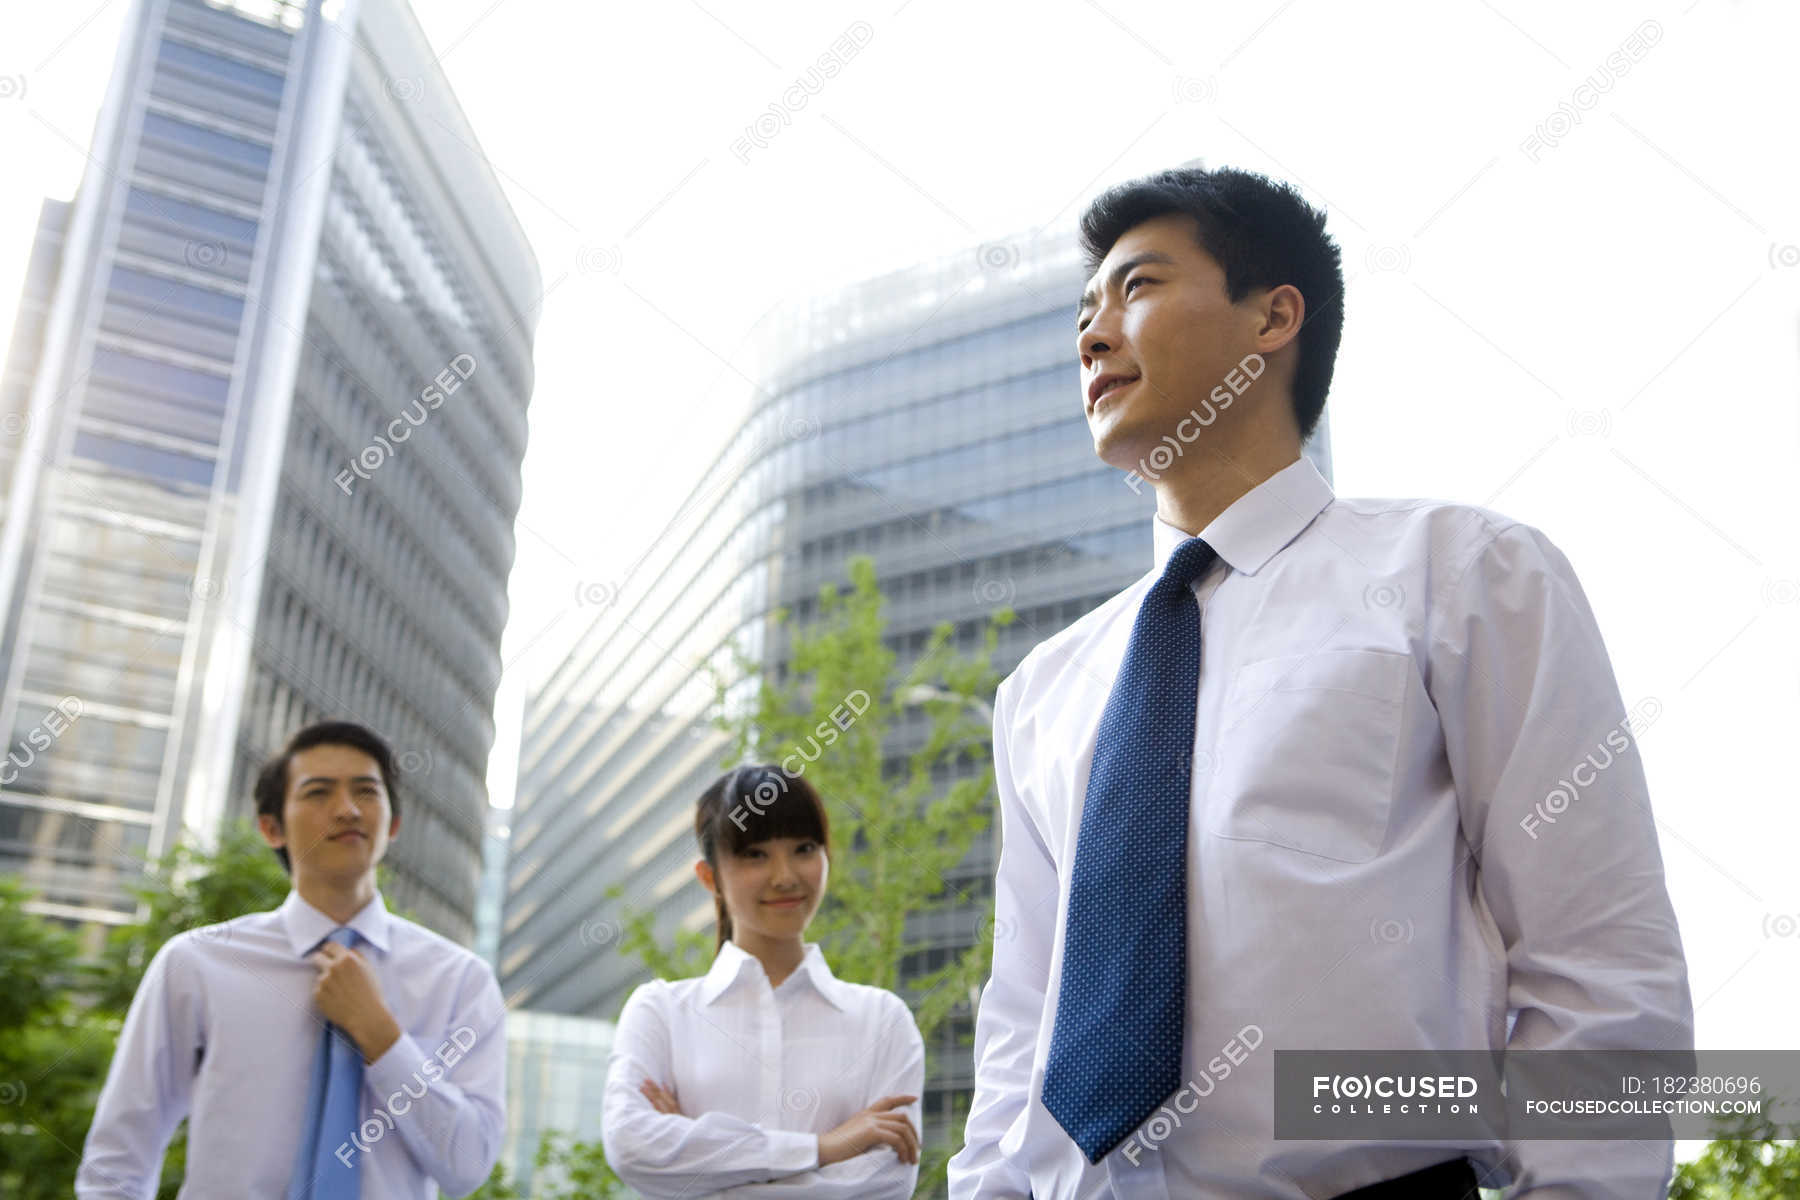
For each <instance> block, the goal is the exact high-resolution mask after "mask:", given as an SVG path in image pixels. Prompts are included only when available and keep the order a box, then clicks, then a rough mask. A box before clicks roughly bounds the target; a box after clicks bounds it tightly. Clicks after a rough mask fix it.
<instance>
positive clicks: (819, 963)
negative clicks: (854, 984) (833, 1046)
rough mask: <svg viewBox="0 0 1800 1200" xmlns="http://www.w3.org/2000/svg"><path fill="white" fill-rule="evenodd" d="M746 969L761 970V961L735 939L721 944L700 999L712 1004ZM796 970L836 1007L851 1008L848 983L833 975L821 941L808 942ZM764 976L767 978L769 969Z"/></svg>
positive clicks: (846, 1010) (845, 1010)
mask: <svg viewBox="0 0 1800 1200" xmlns="http://www.w3.org/2000/svg"><path fill="white" fill-rule="evenodd" d="M747 969H748V970H755V971H758V972H762V969H763V967H762V963H761V962H760V961H759V960H758V959H757V957H756V956H755V955H754V954H751V953H750V952H749V951H748V950H745V949H744V948H743V947H742V946H740V945H738V944H737V943H736V942H730V941H728V942H726V943H725V944H724V945H723V946H720V947H719V953H718V956H717V957H715V958H714V959H713V965H712V969H711V970H709V971H708V972H707V973H706V976H705V977H704V978H703V979H702V980H701V982H700V1003H702V1004H711V1003H712V1002H713V1001H714V1000H717V999H718V998H719V997H720V996H722V995H724V994H725V992H726V991H727V990H729V989H730V987H731V985H732V984H733V983H736V982H737V980H738V977H739V976H740V975H741V974H742V973H743V972H744V971H745V970H747ZM794 974H795V975H800V976H803V977H804V978H805V979H806V980H807V981H808V982H809V983H811V984H812V986H813V990H814V991H816V992H818V993H819V995H821V996H823V997H824V998H825V999H826V1001H827V1002H829V1003H830V1004H831V1005H832V1006H833V1007H834V1008H836V1009H838V1010H839V1011H841V1012H848V1011H849V1009H850V1000H849V997H848V996H846V995H845V994H844V992H845V988H846V987H847V986H848V985H846V984H845V983H844V982H843V981H841V980H840V979H838V977H837V976H835V975H833V974H832V973H831V968H830V967H828V966H826V965H825V954H824V952H823V951H822V950H820V949H819V943H817V942H807V943H806V956H805V957H804V958H802V959H801V960H800V965H799V966H798V967H796V968H794ZM764 978H765V979H766V978H767V973H766V972H764ZM786 983H787V980H785V979H784V980H782V984H783V985H784V986H785V985H786Z"/></svg>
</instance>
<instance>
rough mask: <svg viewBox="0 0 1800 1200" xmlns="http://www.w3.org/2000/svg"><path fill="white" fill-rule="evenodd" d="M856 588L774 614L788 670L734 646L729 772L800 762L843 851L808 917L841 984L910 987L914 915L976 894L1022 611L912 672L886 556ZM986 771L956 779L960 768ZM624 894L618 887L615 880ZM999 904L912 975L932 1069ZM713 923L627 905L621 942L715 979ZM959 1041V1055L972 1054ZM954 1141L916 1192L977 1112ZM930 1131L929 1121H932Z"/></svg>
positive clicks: (976, 976) (863, 571)
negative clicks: (904, 661)
mask: <svg viewBox="0 0 1800 1200" xmlns="http://www.w3.org/2000/svg"><path fill="white" fill-rule="evenodd" d="M847 567H848V571H849V576H850V582H851V589H850V591H849V592H848V593H847V594H846V593H842V592H840V591H839V589H838V588H837V587H835V586H833V585H827V586H825V587H824V588H822V589H820V593H819V617H818V620H817V621H816V622H813V623H811V624H809V625H806V626H804V627H803V626H801V625H799V624H798V623H797V622H796V621H795V620H794V619H793V614H792V613H791V612H789V611H788V610H787V609H781V610H779V611H777V612H776V613H775V614H774V622H775V623H776V624H777V625H778V626H780V627H782V628H783V629H784V630H785V631H786V632H787V634H788V636H789V638H790V641H789V645H790V658H789V662H788V668H787V671H786V672H785V673H784V677H783V678H781V679H772V678H771V677H770V674H769V673H768V672H767V671H766V670H765V668H764V666H763V664H761V663H759V662H757V661H755V660H753V659H751V658H750V657H749V656H747V655H745V654H744V653H743V651H742V649H741V648H739V647H736V646H734V647H732V659H733V667H732V669H731V672H730V673H721V672H716V671H715V672H713V673H712V675H713V680H714V685H715V701H716V703H717V706H718V711H717V715H716V716H715V721H714V723H715V725H716V726H717V727H718V728H719V729H721V730H722V731H724V732H725V733H726V734H728V735H729V736H730V739H731V741H730V745H729V749H728V751H727V753H726V756H725V757H724V759H722V760H721V762H720V768H721V769H726V768H729V767H730V766H732V765H735V764H736V763H739V762H743V761H746V760H757V761H764V762H776V763H780V762H782V761H783V760H786V761H787V762H788V763H790V764H792V765H793V766H795V767H796V768H797V769H798V773H800V774H803V775H804V776H805V777H806V779H807V780H808V781H809V782H810V783H812V785H813V786H814V787H815V788H817V789H818V791H819V794H820V796H822V797H823V798H824V800H825V804H826V812H827V815H828V816H829V818H830V820H831V839H832V843H833V845H834V847H836V848H837V851H838V853H837V855H836V857H835V858H834V860H833V862H832V868H831V884H830V887H829V888H828V889H827V891H826V895H825V900H824V902H823V903H822V904H821V906H820V909H819V913H818V915H817V916H816V917H815V918H814V919H813V923H812V924H811V925H810V926H809V927H808V930H807V937H808V939H809V940H812V941H816V942H818V943H820V945H821V947H822V948H823V949H824V951H825V954H826V957H827V958H829V959H830V961H831V964H832V970H833V972H834V973H836V974H837V975H838V976H839V977H840V978H842V979H847V980H850V981H852V982H855V983H865V984H871V985H874V986H876V987H881V988H887V989H889V990H892V991H897V992H899V991H902V989H901V988H900V986H899V984H900V977H901V968H902V963H903V961H904V959H905V957H906V955H907V952H908V949H909V947H908V943H907V939H906V930H907V923H908V919H909V917H910V918H915V919H916V918H921V917H927V918H928V917H929V915H930V914H932V913H934V912H939V911H942V910H944V909H945V908H947V907H948V906H950V905H953V904H957V903H960V902H964V901H966V897H965V896H964V895H962V894H960V893H959V894H947V893H946V888H945V876H946V875H947V874H948V873H949V872H951V871H952V870H954V869H955V868H956V867H957V865H958V864H960V863H961V862H962V861H963V860H964V859H965V858H966V857H967V855H968V853H969V849H970V847H971V846H972V845H973V844H974V842H975V839H976V838H977V837H978V836H980V834H981V833H982V831H983V830H985V829H986V828H987V827H988V825H989V824H990V821H991V814H992V812H993V795H994V792H993V770H992V748H991V736H992V726H991V715H990V714H991V709H989V708H988V703H989V702H990V701H991V699H992V697H993V695H994V689H995V686H996V685H997V684H998V682H999V675H998V672H996V671H995V669H994V667H993V665H992V664H993V655H994V651H995V648H996V646H997V644H998V640H999V631H1000V630H1001V629H1002V628H1004V627H1005V626H1007V625H1009V624H1011V622H1012V620H1013V613H1012V610H1011V609H1010V608H1003V609H1001V610H999V611H998V612H996V613H995V614H994V615H993V616H992V618H991V619H990V620H989V621H988V623H987V625H986V627H985V629H984V630H983V631H982V642H981V645H980V647H979V648H978V649H977V650H975V651H974V652H973V653H970V654H964V653H962V652H960V651H959V650H958V649H957V648H956V646H955V644H954V642H953V639H954V637H955V632H956V631H955V628H954V627H953V626H952V625H951V624H949V623H948V622H945V623H943V624H940V625H939V626H938V627H937V628H936V629H934V630H933V631H932V634H931V637H930V639H929V640H928V642H927V644H926V646H925V648H924V649H923V651H922V652H921V653H920V654H919V656H918V658H917V659H916V660H915V661H914V662H913V663H912V665H911V666H910V667H909V668H908V669H907V670H906V671H904V672H900V671H898V670H897V669H896V664H897V656H896V654H895V653H894V651H893V650H892V649H890V648H889V647H888V645H887V644H886V642H885V641H884V640H883V635H884V632H885V630H886V626H887V620H886V617H885V615H884V613H883V611H882V610H883V607H884V605H885V604H886V600H885V598H884V597H883V596H882V593H881V590H880V588H879V586H878V585H877V582H876V577H875V564H874V561H873V560H872V559H870V558H868V557H867V556H857V557H855V558H852V559H850V560H849V562H848V564H847ZM913 709H920V710H922V711H923V712H924V714H925V716H926V717H927V719H928V721H929V729H928V731H927V732H926V734H925V737H924V741H923V743H922V744H921V745H920V746H919V747H918V749H916V750H914V751H913V752H912V753H911V754H910V756H909V757H908V758H907V759H906V761H905V762H904V763H901V764H898V765H897V768H896V766H895V765H891V764H890V751H889V746H890V738H889V735H890V733H891V732H892V730H893V729H894V726H895V724H896V722H897V721H899V720H901V719H902V718H903V717H904V716H905V715H906V714H907V712H908V711H909V710H913ZM971 766H972V767H973V768H974V770H973V773H972V774H969V773H964V774H962V775H961V777H954V776H953V772H956V771H957V770H958V768H968V767H971ZM610 894H612V895H614V896H618V895H619V889H617V888H614V889H612V891H611V893H610ZM992 920H993V915H992V905H991V901H990V903H989V906H988V912H987V916H986V919H985V920H984V921H983V922H982V923H981V927H980V928H981V933H980V935H979V936H978V937H977V938H976V940H975V944H974V945H973V946H970V947H968V948H966V949H963V950H961V951H960V952H958V953H957V954H955V955H953V956H952V957H951V959H950V961H948V962H947V963H945V965H943V966H942V967H940V968H939V969H937V970H935V971H931V972H928V973H922V974H918V975H916V976H914V977H913V978H910V979H909V980H908V981H907V982H908V986H907V988H906V989H905V991H904V992H902V994H907V993H910V995H909V997H908V999H909V1003H910V1004H911V1006H912V1008H913V1013H914V1018H915V1020H916V1021H917V1022H918V1026H919V1032H920V1033H921V1035H922V1036H923V1037H924V1039H925V1045H926V1052H927V1063H926V1078H927V1080H930V1079H932V1078H937V1077H939V1071H940V1069H941V1065H940V1064H939V1063H938V1062H937V1061H936V1059H937V1057H938V1048H939V1044H940V1039H938V1038H936V1037H934V1036H933V1035H934V1034H935V1033H936V1032H937V1031H938V1029H939V1028H940V1027H941V1026H942V1025H943V1024H944V1023H945V1021H946V1020H947V1019H949V1018H950V1017H951V1016H953V1015H955V1014H957V1013H958V1012H962V1013H967V1012H968V1010H969V1006H970V995H971V993H972V991H974V990H975V989H976V988H978V987H979V986H980V984H981V982H982V981H983V980H985V979H986V978H987V974H988V969H989V966H990V965H991V962H992V952H993V940H992V934H991V930H992ZM713 941H714V938H713V933H712V931H711V930H710V929H708V930H677V931H675V932H674V934H673V936H672V940H671V942H670V943H668V944H665V943H664V942H663V940H662V939H661V938H659V937H658V936H657V934H656V932H655V930H654V927H653V924H652V916H651V914H650V913H648V912H644V911H637V910H633V909H631V908H629V907H628V908H626V909H625V911H624V915H623V919H622V929H621V937H620V948H621V950H623V951H625V952H626V953H636V954H637V955H639V956H640V957H641V958H642V960H643V962H644V964H645V966H646V968H647V969H649V970H650V971H651V972H652V973H653V974H655V975H657V976H659V977H661V978H665V979H675V978H686V977H691V976H694V975H700V974H704V973H705V971H706V970H707V968H708V966H709V965H710V964H711V961H712V957H713ZM968 1044H969V1039H968V1038H966V1037H964V1038H962V1039H960V1044H959V1045H958V1046H957V1047H956V1048H955V1049H954V1051H953V1053H956V1054H958V1055H961V1054H964V1053H967V1047H968ZM948 1117H949V1120H948V1126H949V1129H950V1131H951V1133H950V1140H951V1141H952V1142H953V1143H954V1144H952V1145H949V1146H932V1145H928V1146H927V1148H926V1149H925V1151H924V1153H923V1154H922V1155H921V1162H920V1170H919V1191H918V1194H919V1195H921V1196H928V1195H933V1194H936V1193H937V1192H938V1191H940V1190H941V1189H942V1187H943V1185H944V1176H945V1166H946V1164H947V1163H948V1162H949V1160H950V1158H951V1157H952V1156H953V1155H954V1154H955V1153H956V1151H957V1150H958V1149H960V1148H961V1130H962V1127H963V1123H964V1122H963V1117H964V1113H963V1111H962V1107H961V1106H960V1105H959V1106H958V1107H957V1109H956V1110H955V1111H952V1112H951V1113H949V1114H948ZM921 1132H924V1131H921Z"/></svg>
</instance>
